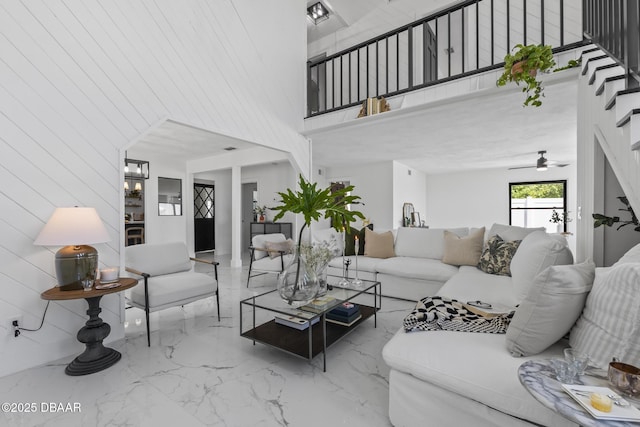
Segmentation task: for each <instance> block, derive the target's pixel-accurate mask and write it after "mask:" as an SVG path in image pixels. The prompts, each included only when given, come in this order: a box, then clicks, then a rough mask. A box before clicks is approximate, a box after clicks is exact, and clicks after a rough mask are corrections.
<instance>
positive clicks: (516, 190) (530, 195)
mask: <svg viewBox="0 0 640 427" xmlns="http://www.w3.org/2000/svg"><path fill="white" fill-rule="evenodd" d="M509 195H510V197H509V204H510V206H509V209H510V224H511V225H517V226H520V227H529V228H531V227H545V228H546V230H547V232H549V233H557V232H564V231H566V224H564V223H562V222H561V223H559V224H558V223H553V222H551V221H550V220H551V217H552V215H553V211H554V210H555V211H556V212H558V213H559V215H560V217H561V218H562V213H563V212H565V210H566V200H567V197H566V181H537V182H519V183H511V184H509Z"/></svg>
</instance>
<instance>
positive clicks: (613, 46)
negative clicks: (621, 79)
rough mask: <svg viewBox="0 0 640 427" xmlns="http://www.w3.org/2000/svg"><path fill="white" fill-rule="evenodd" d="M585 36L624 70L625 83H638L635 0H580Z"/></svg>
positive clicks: (639, 32)
mask: <svg viewBox="0 0 640 427" xmlns="http://www.w3.org/2000/svg"><path fill="white" fill-rule="evenodd" d="M582 12H583V18H582V21H583V25H584V35H585V37H587V38H589V39H591V40H592V41H593V42H594V43H595V44H597V45H598V46H600V47H601V48H602V49H604V50H606V51H607V52H608V53H609V54H610V56H611V57H613V58H614V59H615V60H616V61H617V62H618V63H619V64H620V65H621V66H622V67H624V69H625V71H626V73H627V86H628V87H638V86H640V8H639V7H638V0H606V1H603V0H584V1H583V7H582Z"/></svg>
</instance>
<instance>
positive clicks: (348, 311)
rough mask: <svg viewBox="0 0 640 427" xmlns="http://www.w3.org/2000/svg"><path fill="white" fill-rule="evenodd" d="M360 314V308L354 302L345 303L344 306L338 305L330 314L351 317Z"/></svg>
mask: <svg viewBox="0 0 640 427" xmlns="http://www.w3.org/2000/svg"><path fill="white" fill-rule="evenodd" d="M359 312H360V306H359V305H358V304H354V303H352V302H349V301H345V302H343V303H342V304H338V305H336V306H335V307H333V309H331V311H330V312H329V314H335V315H338V316H344V317H349V316H353V315H354V314H356V313H359Z"/></svg>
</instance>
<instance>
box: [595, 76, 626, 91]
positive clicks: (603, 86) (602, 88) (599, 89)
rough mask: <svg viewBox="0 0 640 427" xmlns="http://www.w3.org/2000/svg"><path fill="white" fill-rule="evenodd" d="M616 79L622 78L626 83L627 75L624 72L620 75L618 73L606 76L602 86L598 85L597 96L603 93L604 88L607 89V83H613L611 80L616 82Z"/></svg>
mask: <svg viewBox="0 0 640 427" xmlns="http://www.w3.org/2000/svg"><path fill="white" fill-rule="evenodd" d="M616 80H622V82H623V84H624V80H625V75H624V74H620V75H617V76H611V77H606V78H605V79H604V80H603V81H602V83H601V84H600V86H598V90H596V96H600V95H602V92H604V89H605V86H606V85H607V83H611V82H614V81H616ZM619 90H622V88H620V89H619ZM616 92H617V91H616Z"/></svg>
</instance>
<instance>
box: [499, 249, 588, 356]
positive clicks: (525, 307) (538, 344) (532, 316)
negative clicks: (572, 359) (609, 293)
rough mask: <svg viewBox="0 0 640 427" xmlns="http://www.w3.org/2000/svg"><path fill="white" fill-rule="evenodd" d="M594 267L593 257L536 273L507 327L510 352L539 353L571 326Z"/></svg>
mask: <svg viewBox="0 0 640 427" xmlns="http://www.w3.org/2000/svg"><path fill="white" fill-rule="evenodd" d="M523 243H524V241H523ZM519 250H520V249H518V251H519ZM595 269H596V265H595V264H594V263H593V262H592V261H587V262H583V263H582V264H574V265H553V266H551V267H549V268H547V269H546V270H544V271H543V272H541V273H540V274H538V275H537V276H536V277H535V279H534V283H533V286H531V288H530V289H529V293H528V294H527V296H526V297H525V299H524V300H523V301H522V303H520V305H519V306H518V309H517V310H516V313H515V315H514V316H513V319H512V320H511V324H510V325H509V329H507V335H506V344H507V350H509V352H510V353H511V355H512V356H515V357H521V356H532V355H534V354H538V353H541V352H543V351H544V350H546V349H547V348H548V347H550V346H551V345H552V344H553V343H555V342H556V341H558V340H559V339H560V338H562V337H563V336H564V335H565V334H566V333H567V332H569V331H570V330H571V327H573V325H574V324H575V322H576V320H577V319H578V317H580V313H581V312H582V308H583V307H584V303H585V300H586V299H587V294H588V293H589V291H590V290H591V287H592V286H593V278H594V276H595Z"/></svg>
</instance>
